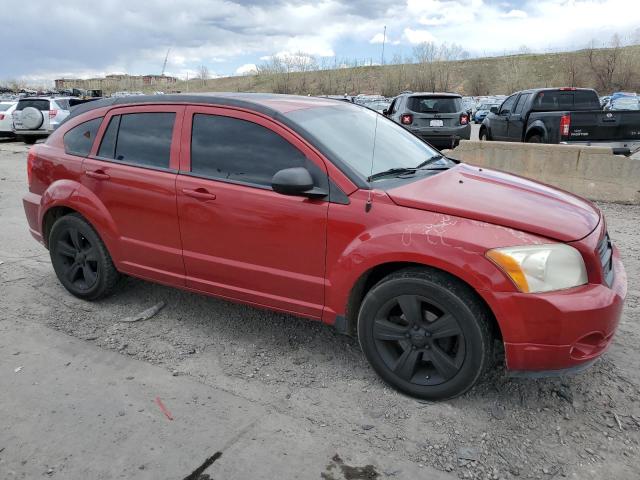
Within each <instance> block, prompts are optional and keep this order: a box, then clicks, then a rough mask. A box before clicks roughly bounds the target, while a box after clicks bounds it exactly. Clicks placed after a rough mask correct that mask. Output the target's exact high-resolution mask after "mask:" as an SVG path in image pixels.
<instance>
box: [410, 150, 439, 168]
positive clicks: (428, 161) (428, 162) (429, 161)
mask: <svg viewBox="0 0 640 480" xmlns="http://www.w3.org/2000/svg"><path fill="white" fill-rule="evenodd" d="M443 158H444V155H441V154H439V153H438V154H436V155H433V156H432V157H429V158H427V159H426V160H425V161H424V162H422V163H421V164H420V165H418V166H417V167H415V168H416V169H419V168H425V167H426V166H428V165H431V164H432V163H436V162H437V161H438V160H441V159H443Z"/></svg>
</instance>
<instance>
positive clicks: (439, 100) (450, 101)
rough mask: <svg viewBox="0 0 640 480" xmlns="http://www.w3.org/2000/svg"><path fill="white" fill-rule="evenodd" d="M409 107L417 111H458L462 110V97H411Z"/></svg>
mask: <svg viewBox="0 0 640 480" xmlns="http://www.w3.org/2000/svg"><path fill="white" fill-rule="evenodd" d="M407 107H408V108H409V110H411V111H412V112H416V113H457V112H460V111H462V99H461V98H460V97H436V96H433V95H429V96H424V97H409V100H408V103H407Z"/></svg>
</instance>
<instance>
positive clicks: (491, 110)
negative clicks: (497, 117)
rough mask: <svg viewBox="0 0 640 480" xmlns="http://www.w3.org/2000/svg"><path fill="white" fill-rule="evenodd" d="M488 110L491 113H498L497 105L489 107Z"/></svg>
mask: <svg viewBox="0 0 640 480" xmlns="http://www.w3.org/2000/svg"><path fill="white" fill-rule="evenodd" d="M490 112H491V113H498V107H491V109H490Z"/></svg>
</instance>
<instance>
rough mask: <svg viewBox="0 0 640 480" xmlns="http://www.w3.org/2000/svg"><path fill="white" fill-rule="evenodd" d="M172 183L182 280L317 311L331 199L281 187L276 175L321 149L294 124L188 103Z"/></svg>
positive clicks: (313, 161) (322, 176)
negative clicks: (299, 134) (301, 135)
mask: <svg viewBox="0 0 640 480" xmlns="http://www.w3.org/2000/svg"><path fill="white" fill-rule="evenodd" d="M182 145H183V150H182V155H181V172H180V175H178V180H177V184H176V188H177V192H178V215H179V218H180V231H181V236H182V245H183V249H184V264H185V269H186V274H187V280H186V281H187V286H189V287H192V288H195V289H197V290H201V291H206V292H210V293H213V294H215V295H219V296H223V297H228V298H232V299H235V300H241V301H245V302H248V303H252V304H256V305H263V306H267V307H270V308H274V309H279V310H283V311H289V312H293V313H297V314H300V315H305V316H310V317H315V318H320V317H321V315H322V309H323V304H324V278H325V249H326V228H327V214H328V205H329V203H328V199H310V198H306V197H299V196H285V195H281V194H279V193H276V192H274V191H273V190H272V189H271V178H272V177H273V174H274V173H275V172H276V171H278V170H281V169H284V168H291V167H300V166H304V167H306V168H307V169H308V170H309V171H310V172H311V173H312V176H313V177H314V181H315V182H316V185H318V186H324V185H326V184H327V182H328V178H327V171H326V167H325V165H324V163H323V161H322V159H321V158H319V157H318V156H317V154H315V153H314V152H313V151H312V150H311V149H309V148H308V147H307V146H306V145H305V144H304V143H303V142H302V141H301V140H300V139H298V138H297V137H295V136H294V135H293V134H292V133H291V132H289V131H288V130H286V129H285V128H283V127H282V126H279V125H277V124H275V123H274V122H272V121H270V120H268V119H265V118H264V117H262V116H258V115H253V114H250V113H247V112H240V111H238V110H233V109H226V108H218V107H205V106H202V107H188V108H187V111H186V114H185V121H184V126H183V142H182Z"/></svg>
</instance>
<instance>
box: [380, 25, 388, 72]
mask: <svg viewBox="0 0 640 480" xmlns="http://www.w3.org/2000/svg"><path fill="white" fill-rule="evenodd" d="M386 40H387V26H386V25H385V26H384V31H383V33H382V56H381V57H380V65H384V43H385V41H386Z"/></svg>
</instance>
